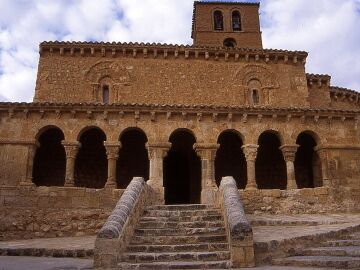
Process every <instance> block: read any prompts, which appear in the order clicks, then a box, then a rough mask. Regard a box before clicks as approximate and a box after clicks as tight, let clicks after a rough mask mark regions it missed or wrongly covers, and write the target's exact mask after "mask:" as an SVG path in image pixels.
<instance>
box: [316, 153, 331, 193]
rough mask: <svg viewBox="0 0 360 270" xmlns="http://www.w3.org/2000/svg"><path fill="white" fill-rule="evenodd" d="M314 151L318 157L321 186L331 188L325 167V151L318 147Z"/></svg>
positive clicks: (326, 159) (326, 160)
mask: <svg viewBox="0 0 360 270" xmlns="http://www.w3.org/2000/svg"><path fill="white" fill-rule="evenodd" d="M314 150H315V151H316V153H317V154H318V155H319V157H320V161H321V174H322V180H323V186H324V187H330V186H331V180H330V178H329V175H328V167H327V162H328V158H327V152H326V149H324V148H320V147H315V149H314Z"/></svg>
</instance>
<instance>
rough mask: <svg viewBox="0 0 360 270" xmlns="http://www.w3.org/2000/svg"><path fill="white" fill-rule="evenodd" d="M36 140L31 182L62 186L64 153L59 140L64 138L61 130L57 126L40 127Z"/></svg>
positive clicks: (64, 164) (64, 162)
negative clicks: (37, 145) (36, 145)
mask: <svg viewBox="0 0 360 270" xmlns="http://www.w3.org/2000/svg"><path fill="white" fill-rule="evenodd" d="M35 138H36V140H37V141H38V142H39V145H40V146H39V148H38V149H37V150H36V153H35V157H34V167H33V182H34V184H35V185H36V186H63V185H64V182H65V169H66V155H65V150H64V147H63V146H62V144H61V142H62V141H63V140H64V139H65V136H64V133H63V131H62V130H61V129H60V128H58V127H57V126H53V125H48V126H45V127H43V128H41V129H40V130H39V131H38V133H37V135H36V136H35Z"/></svg>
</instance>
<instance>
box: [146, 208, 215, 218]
mask: <svg viewBox="0 0 360 270" xmlns="http://www.w3.org/2000/svg"><path fill="white" fill-rule="evenodd" d="M208 215H220V212H219V211H218V210H214V209H202V210H181V211H177V210H174V211H172V210H151V209H150V210H147V209H145V211H144V216H146V217H183V216H191V217H193V216H208Z"/></svg>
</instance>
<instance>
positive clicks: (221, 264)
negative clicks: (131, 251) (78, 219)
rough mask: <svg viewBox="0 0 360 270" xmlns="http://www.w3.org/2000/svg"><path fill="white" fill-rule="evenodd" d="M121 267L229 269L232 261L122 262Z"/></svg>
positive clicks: (154, 269)
mask: <svg viewBox="0 0 360 270" xmlns="http://www.w3.org/2000/svg"><path fill="white" fill-rule="evenodd" d="M119 267H120V269H148V270H158V269H164V270H167V269H228V268H231V262H230V261H206V262H154V263H120V264H119Z"/></svg>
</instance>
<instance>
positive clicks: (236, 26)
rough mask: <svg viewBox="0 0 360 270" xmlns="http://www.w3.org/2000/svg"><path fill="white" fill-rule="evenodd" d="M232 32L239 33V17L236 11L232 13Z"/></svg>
mask: <svg viewBox="0 0 360 270" xmlns="http://www.w3.org/2000/svg"><path fill="white" fill-rule="evenodd" d="M232 30H233V31H241V16H240V12H239V11H237V10H235V11H233V12H232Z"/></svg>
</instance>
